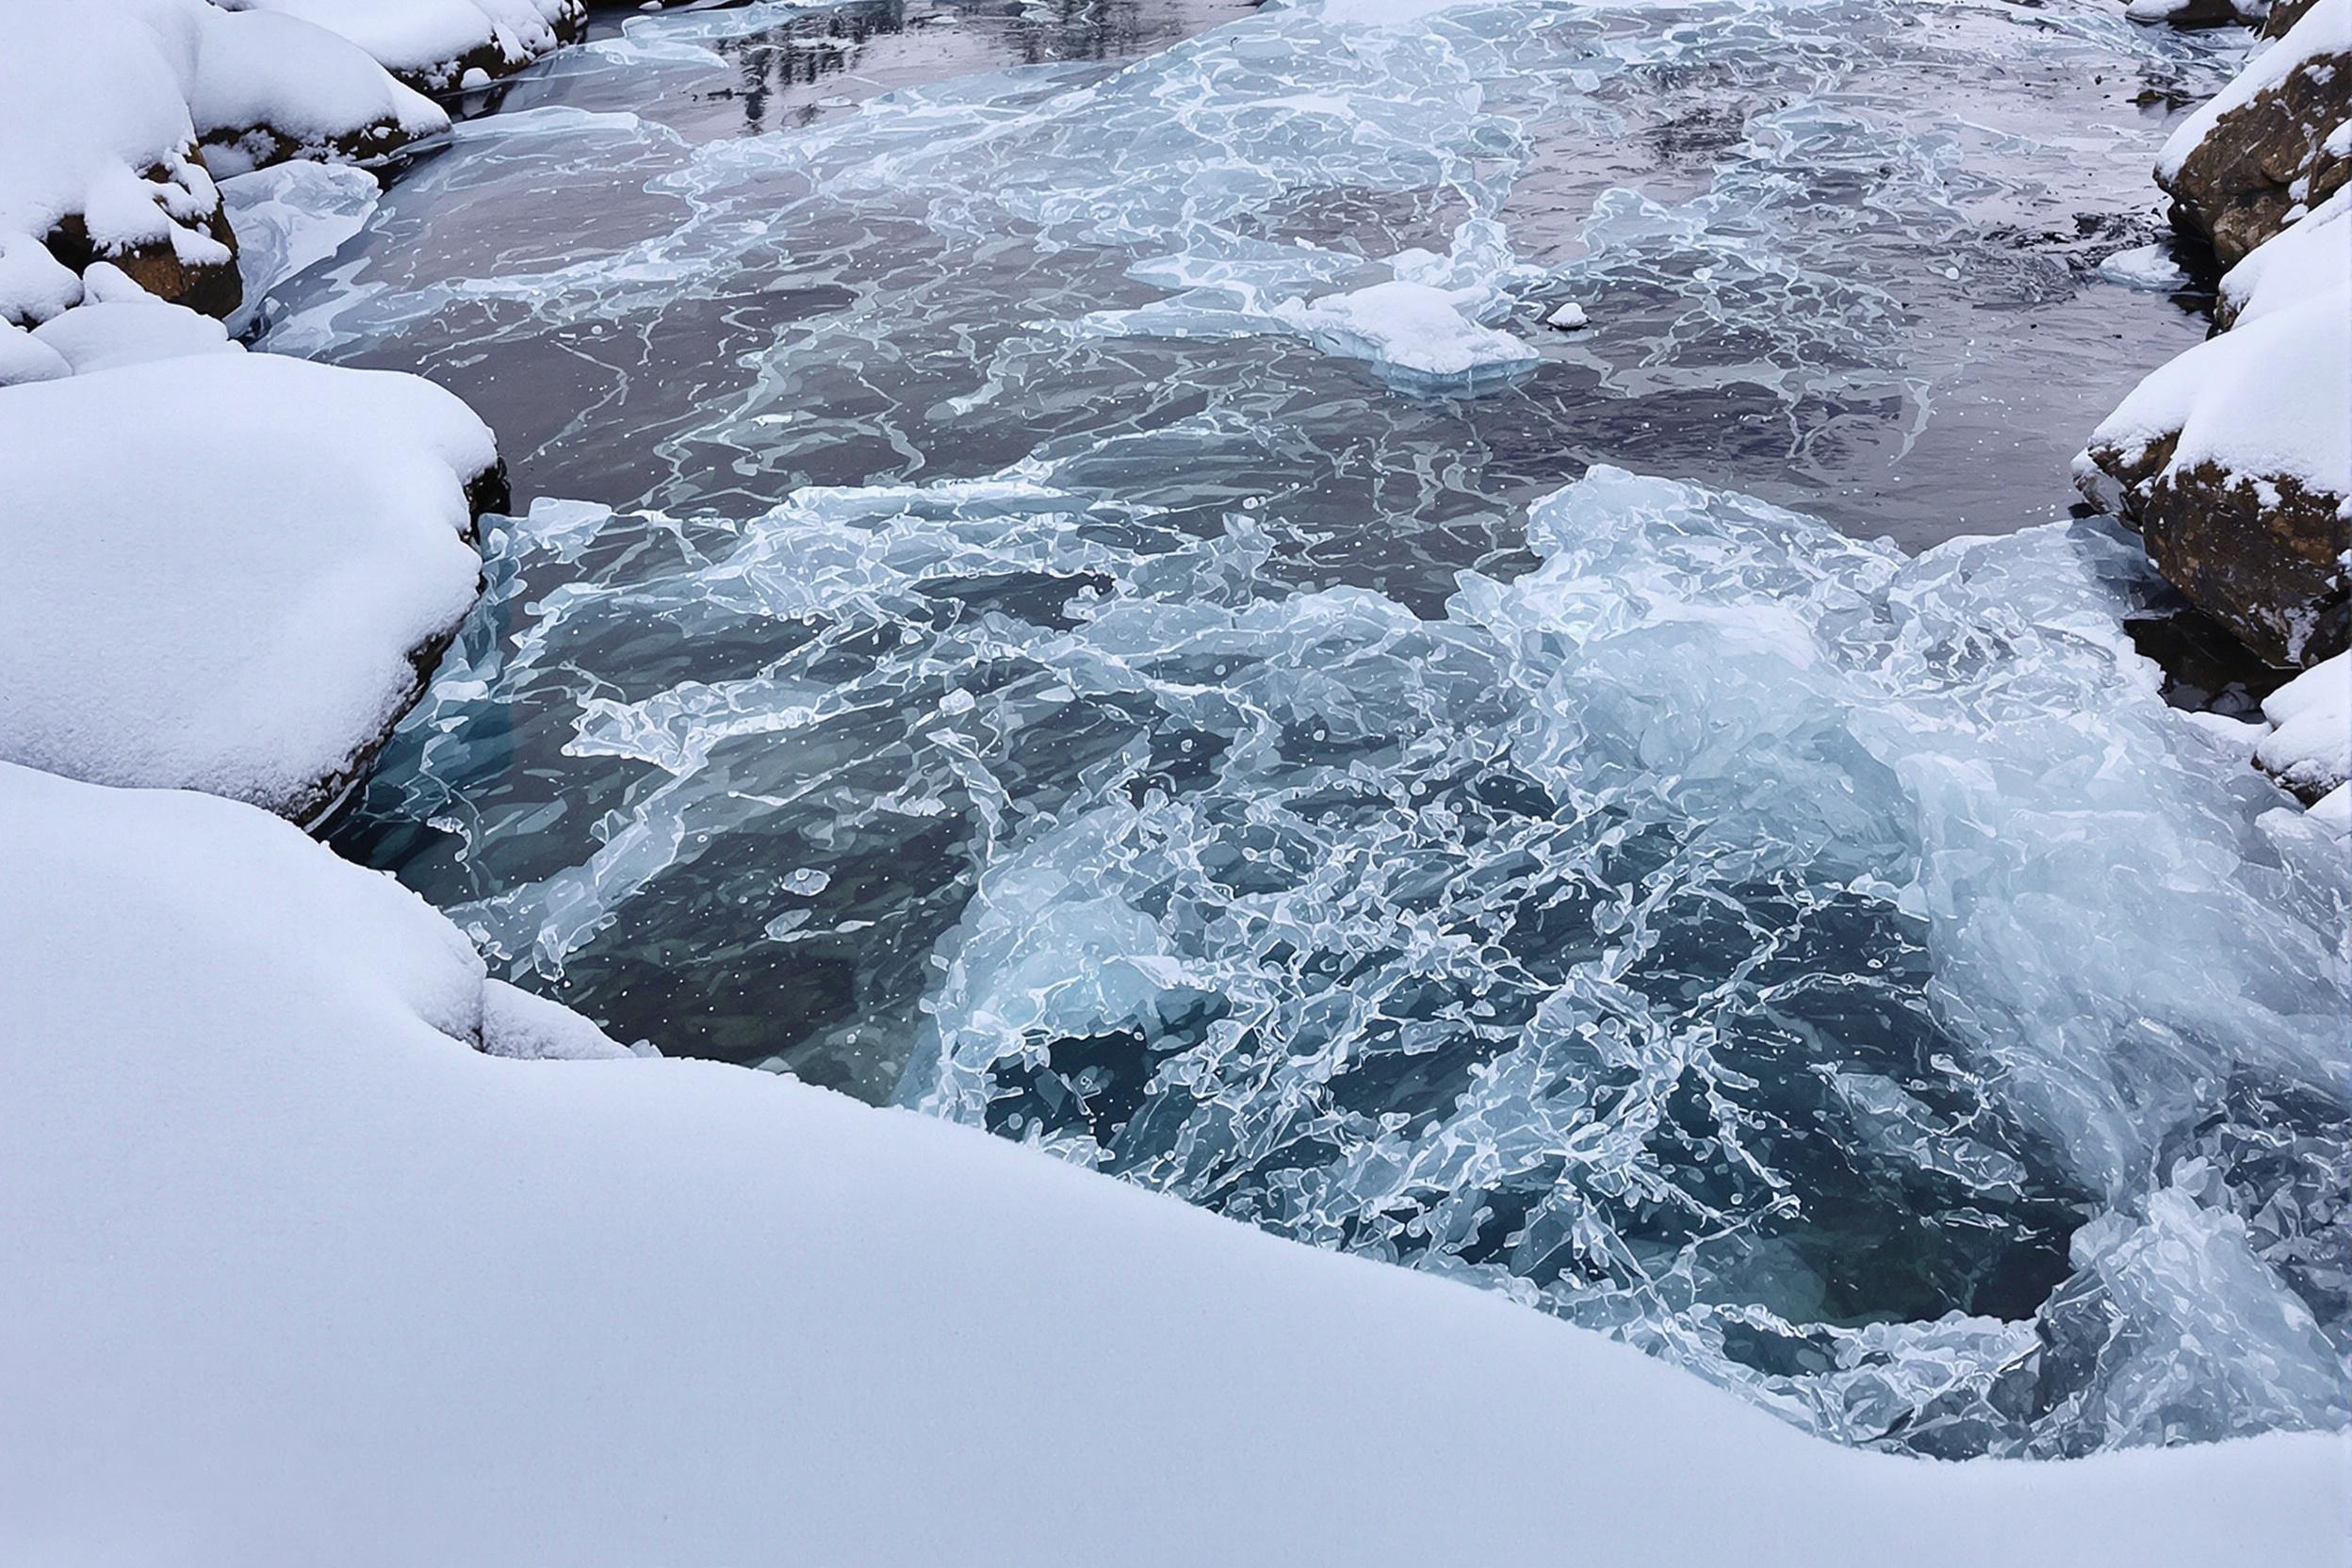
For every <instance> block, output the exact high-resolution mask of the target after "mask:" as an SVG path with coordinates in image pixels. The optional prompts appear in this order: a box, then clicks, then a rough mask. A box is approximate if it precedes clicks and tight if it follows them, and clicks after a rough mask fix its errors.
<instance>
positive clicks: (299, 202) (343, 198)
mask: <svg viewBox="0 0 2352 1568" xmlns="http://www.w3.org/2000/svg"><path fill="white" fill-rule="evenodd" d="M380 195H381V188H380V187H379V186H378V185H377V183H376V179H375V176H374V175H372V174H370V173H368V172H367V171H366V170H364V169H353V168H351V167H350V166H349V165H346V164H329V163H314V162H310V161H308V160H305V159H296V160H294V161H291V162H288V163H282V164H279V165H278V166H277V167H275V168H273V169H263V170H257V171H255V172H253V173H250V174H239V175H237V177H236V178H234V179H227V180H222V181H221V201H222V202H223V203H224V204H226V206H227V208H228V214H229V223H230V226H231V227H232V228H234V229H235V230H236V231H237V272H238V274H239V275H240V276H241V277H242V278H243V279H244V283H245V302H244V303H243V304H241V305H240V306H238V307H237V314H236V315H234V316H232V317H230V318H229V330H230V331H232V332H243V331H245V330H246V329H247V328H248V327H250V326H252V325H253V322H255V321H256V320H258V319H260V315H261V311H262V307H263V305H264V304H265V303H266V302H267V300H268V297H269V294H270V290H271V289H274V288H276V287H278V286H281V285H283V284H285V283H286V281H287V280H288V279H291V278H295V277H298V276H300V275H301V274H302V272H304V271H306V270H309V269H310V268H312V267H315V266H317V265H318V264H319V262H321V261H324V260H326V259H327V258H328V257H330V256H332V255H334V254H335V251H336V250H337V249H338V248H339V247H340V246H341V245H342V243H343V242H344V241H345V240H347V239H349V238H351V236H353V235H355V234H357V233H358V232H359V231H360V230H361V229H362V228H364V227H366V226H367V222H368V215H369V214H370V213H372V212H374V211H375V210H376V203H377V201H378V199H379V197H380Z"/></svg>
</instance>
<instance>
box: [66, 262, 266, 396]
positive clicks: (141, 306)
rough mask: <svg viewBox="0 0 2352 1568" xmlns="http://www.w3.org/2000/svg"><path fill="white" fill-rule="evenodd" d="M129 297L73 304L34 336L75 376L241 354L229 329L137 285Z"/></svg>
mask: <svg viewBox="0 0 2352 1568" xmlns="http://www.w3.org/2000/svg"><path fill="white" fill-rule="evenodd" d="M99 265H100V266H104V265H106V264H105V263H103V262H101V263H100V264H99ZM92 270H93V271H94V270H96V269H95V268H93V269H92ZM133 293H134V294H135V295H137V297H136V298H127V299H126V298H121V297H118V298H115V299H111V300H106V301H99V302H85V303H83V304H80V305H77V306H75V307H74V308H73V309H72V310H69V311H67V312H65V313H64V314H63V315H61V316H56V317H52V318H51V319H49V320H47V321H44V322H42V323H41V325H40V326H38V327H36V328H34V329H33V335H34V336H35V337H36V338H38V339H40V340H41V342H42V343H45V344H47V345H48V346H49V347H50V348H51V349H52V350H54V351H56V352H57V356H58V357H59V358H60V359H62V360H64V361H65V363H66V366H67V368H69V369H71V370H72V371H73V374H75V375H77V376H81V375H88V374H89V373H90V371H92V370H107V369H112V368H114V367H116V366H118V365H138V364H140V363H142V362H144V361H147V360H151V359H176V358H179V357H180V356H181V355H183V354H217V353H234V352H241V350H240V349H239V347H238V345H237V344H235V343H232V342H230V341H229V335H228V330H227V329H226V328H225V327H223V326H222V325H221V323H220V322H219V321H216V320H214V319H212V318H211V317H209V316H200V315H198V314H197V313H196V312H194V311H192V310H189V309H188V308H187V307H186V306H184V305H175V304H171V303H168V302H165V301H162V300H157V299H154V298H152V297H150V296H148V295H146V294H144V293H143V292H140V291H139V290H138V289H137V287H136V286H133Z"/></svg>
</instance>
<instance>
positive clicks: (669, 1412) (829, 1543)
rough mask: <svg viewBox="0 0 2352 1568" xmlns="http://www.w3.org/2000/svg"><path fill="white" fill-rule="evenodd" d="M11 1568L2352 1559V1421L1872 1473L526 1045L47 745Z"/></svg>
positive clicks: (21, 1207)
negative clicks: (73, 768)
mask: <svg viewBox="0 0 2352 1568" xmlns="http://www.w3.org/2000/svg"><path fill="white" fill-rule="evenodd" d="M0 884H5V885H6V886H7V887H8V889H9V890H10V896H9V897H8V899H7V900H6V901H0V997H5V999H6V1001H5V1004H4V1005H5V1014H0V1016H4V1017H5V1020H6V1024H5V1027H0V1086H4V1087H0V1115H5V1117H6V1120H7V1125H8V1152H7V1159H6V1166H5V1169H6V1180H5V1181H4V1182H0V1251H4V1252H5V1254H6V1255H7V1256H8V1258H9V1259H10V1260H11V1266H9V1267H8V1268H7V1269H5V1270H0V1323H5V1324H6V1326H7V1327H6V1332H5V1333H0V1377H5V1379H6V1382H7V1386H8V1398H7V1399H6V1400H0V1452H6V1453H7V1454H8V1455H9V1456H10V1462H8V1464H7V1465H5V1466H0V1560H8V1561H12V1562H14V1561H24V1562H65V1561H72V1562H126V1563H127V1562H154V1561H172V1562H188V1563H222V1562H239V1563H293V1562H334V1563H336V1564H338V1565H339V1568H377V1565H384V1568H394V1565H397V1568H414V1565H416V1564H417V1563H426V1562H466V1563H483V1564H511V1563H563V1564H565V1565H567V1568H597V1565H603V1564H611V1565H614V1568H645V1565H646V1564H650V1563H717V1562H743V1563H754V1562H758V1563H767V1562H792V1563H825V1564H832V1565H836V1568H852V1565H858V1564H888V1565H891V1568H903V1565H906V1564H911V1563H956V1564H959V1565H966V1568H982V1565H987V1564H997V1563H1006V1564H1009V1563H1021V1564H1032V1563H1049V1562H1062V1561H1077V1560H1105V1561H1111V1562H1116V1563H1119V1564H1120V1565H1121V1568H1151V1565H1152V1564H1159V1563H1171V1564H1172V1563H1198V1562H1234V1563H1256V1562H1280V1563H1284V1564H1299V1565H1301V1568H1305V1565H1312V1564H1320V1563H1349V1564H1385V1563H1397V1564H1408V1563H1410V1564H1416V1565H1417V1564H1427V1563H1433V1562H1520V1561H1535V1560H1544V1559H1547V1558H1550V1557H1553V1556H1556V1555H1558V1554H1559V1553H1560V1551H1561V1549H1562V1544H1569V1545H1570V1546H1572V1547H1573V1550H1574V1553H1575V1555H1576V1557H1577V1559H1578V1560H1591V1561H1594V1562H1603V1563H1608V1564H1610V1565H1612V1568H1642V1565H1644V1564H1650V1565H1664V1564H1674V1565H1676V1568H1681V1565H1684V1564H1689V1563H1694V1562H1739V1563H1743V1564H1752V1565H1757V1568H1772V1565H1774V1564H1782V1563H1803V1564H1806V1565H1807V1568H1838V1565H1860V1564H1869V1565H1871V1568H1883V1565H1884V1564H1887V1563H1896V1562H1899V1563H1903V1564H1904V1565H1905V1568H1942V1565H1957V1564H1970V1565H1976V1564H1983V1563H1987V1562H2064V1563H2066V1564H2068V1565H2069V1568H2119V1565H2123V1564H2130V1565H2131V1568H2171V1565H2180V1568H2187V1565H2191V1564H2196V1565H2198V1568H2204V1565H2210V1564H2213V1563H2222V1562H2232V1563H2235V1562H2246V1563H2253V1562H2259V1563H2262V1564H2264V1565H2265V1568H2304V1565H2319V1564H2327V1563H2336V1562H2340V1561H2341V1549H2342V1543H2343V1541H2344V1528H2345V1525H2346V1523H2347V1497H2346V1494H2345V1492H2344V1488H2343V1486H2342V1480H2343V1477H2344V1468H2345V1465H2346V1464H2347V1463H2348V1462H2352V1446H2348V1445H2347V1441H2346V1439H2345V1438H2344V1437H2343V1436H2342V1435H2339V1434H2321V1433H2279V1434H2273V1435H2270V1436H2266V1437H2262V1438H2258V1439H2252V1440H2246V1441H2240V1442H2233V1443H2225V1444H2216V1445H2212V1446H2197V1447H2191V1448H2176V1449H2168V1450H2143V1451H2138V1452H2130V1453H2116V1454H2112V1455H2106V1456H2101V1457H2099V1458H2097V1459H2091V1460H2083V1461H2077V1462H2065V1463H2051V1464H2033V1463H2020V1462H1970V1463H1965V1464H1954V1463H1942V1462H1919V1461H1908V1460H1902V1459H1896V1458H1893V1457H1890V1456H1887V1455H1879V1454H1870V1453H1864V1452H1859V1451H1855V1450H1853V1449H1847V1448H1840V1447H1837V1446H1831V1445H1829V1444H1826V1443H1823V1442H1821V1441H1820V1440H1818V1439H1814V1438H1811V1437H1808V1436H1805V1434H1803V1433H1800V1432H1798V1431H1796V1430H1794V1429H1791V1428H1789V1427H1786V1426H1784V1425H1782V1424H1780V1423H1778V1422H1776V1421H1774V1420H1773V1419H1772V1418H1771V1417H1770V1416H1767V1415H1765V1414H1764V1413H1761V1412H1758V1411H1756V1410H1755V1409H1753V1408H1751V1407H1749V1406H1746V1405H1744V1404H1742V1403H1740V1401H1738V1400H1737V1399H1735V1398H1733V1397H1730V1396H1728V1395H1725V1394H1723V1393H1722V1392H1720V1391H1718V1390H1715V1389H1711V1388H1708V1387H1707V1386H1705V1385H1703V1384H1701V1383H1699V1382H1698V1381H1697V1380H1693V1379H1691V1378H1690V1377H1688V1376H1687V1375H1685V1374H1682V1373H1679V1372H1677V1371H1674V1369H1672V1368H1670V1367H1667V1366H1665V1365H1663V1364H1659V1363H1658V1362H1655V1361H1652V1360H1649V1359H1647V1358H1645V1357H1643V1356H1642V1355H1640V1354H1639V1353H1637V1352H1635V1351H1633V1350H1631V1349H1628V1348H1624V1347H1621V1346H1617V1345H1614V1344H1611V1343H1609V1342H1608V1341H1606V1340H1604V1339H1602V1338H1601V1337H1599V1336H1598V1335H1594V1334H1591V1333H1587V1332H1584V1331H1579V1330H1576V1329H1573V1328H1570V1327H1568V1326H1566V1325H1564V1324H1562V1323H1560V1322H1558V1321H1557V1320H1554V1319H1551V1318H1548V1317H1546V1316H1544V1315H1540V1314H1537V1313H1534V1312H1530V1311H1527V1310H1526V1309H1525V1308H1522V1307H1519V1306H1517V1305H1514V1304H1513V1303H1511V1302H1510V1301H1508V1300H1505V1299H1502V1298H1500V1297H1498V1296H1495V1295H1492V1294H1488V1293H1483V1292H1478V1291H1474V1290H1469V1289H1465V1288H1463V1287H1462V1286H1461V1285H1459V1284H1456V1283H1453V1282H1446V1281H1443V1280H1437V1279H1433V1278H1429V1277H1426V1276H1420V1275H1415V1274H1413V1273H1411V1272H1408V1271H1406V1270H1403V1269H1397V1268H1393V1267H1389V1266H1383V1265H1380V1264H1377V1263H1372V1262H1369V1261H1366V1260H1362V1259H1355V1258H1348V1257H1342V1256H1338V1255H1334V1254H1332V1253H1329V1252H1324V1251H1319V1250H1314V1249H1311V1248H1307V1247H1303V1246H1299V1245H1296V1244H1293V1243H1290V1242H1286V1241H1282V1240H1279V1239H1276V1238H1274V1237H1272V1236H1269V1235H1266V1234H1264V1233H1258V1232H1256V1231H1253V1230H1251V1229H1250V1228H1248V1227H1245V1226H1242V1225H1238V1224H1234V1223H1233V1222H1231V1221H1228V1220H1224V1219H1220V1218H1217V1217H1212V1216H1209V1215H1206V1214H1203V1213H1201V1212H1200V1211H1198V1210H1195V1209H1191V1208H1188V1207H1186V1206H1184V1205H1183V1204H1181V1203H1178V1202H1175V1201H1169V1200H1168V1199H1164V1198H1159V1197H1154V1196H1152V1195H1150V1194H1146V1193H1143V1192H1139V1191H1137V1190H1135V1189H1134V1188H1132V1187H1129V1186H1127V1185H1124V1184H1120V1183H1118V1182H1114V1181H1109V1180H1105V1179H1103V1177H1101V1176H1099V1175H1096V1174H1093V1173H1090V1172H1086V1171H1081V1170H1077V1169H1074V1168H1070V1167H1068V1166H1065V1165H1062V1164H1060V1163H1058V1162H1055V1161H1053V1160H1050V1159H1047V1158H1043V1157H1041V1156H1040V1155H1038V1154H1037V1152H1035V1151H1032V1150H1026V1149H1022V1148H1020V1147H1018V1146H1016V1145H1014V1144H1012V1143H1009V1142H1007V1141H1005V1140H1002V1139H998V1138H993V1137H989V1136H987V1135H983V1134H980V1133H978V1132H976V1131H973V1130H970V1129H964V1128H958V1127H954V1126H949V1125H946V1124H943V1123H940V1122H937V1121H932V1120H928V1119H923V1118H919V1117H915V1116H912V1115H908V1114H907V1113H904V1112H897V1111H886V1110H876V1109H873V1108H870V1107H867V1106H863V1105H859V1104H858V1103H854V1102H851V1101H849V1100H846V1099H844V1098H842V1097H841V1096H838V1095H835V1094H832V1093H829V1092H827V1091H825V1090H821V1089H817V1088H813V1087H811V1086H807V1085H803V1084H799V1083H795V1082H792V1081H790V1080H788V1079H783V1078H778V1077H774V1076H769V1075H763V1074H759V1073H753V1072H747V1071H744V1070H741V1069H736V1068H730V1067H726V1066H721V1065H719V1064H715V1063H710V1062H689V1061H660V1060H648V1061H617V1060H616V1061H603V1062H573V1063H544V1062H517V1061H508V1060H498V1059H496V1058H494V1057H491V1056H488V1055H485V1054H481V1053H479V1052H477V1051H474V1050H471V1049H468V1045H469V1043H470V1042H471V1040H472V1039H473V1038H475V1037H477V1034H478V1032H479V1031H480V1030H481V1029H482V1026H483V1022H482V1021H483V1020H484V1018H485V1016H486V1014H487V1013H488V1012H490V1011H493V1010H495V1008H496V1007H497V1006H498V1003H497V1002H496V1001H495V1000H493V998H492V996H491V995H485V987H484V986H483V983H482V968H481V965H480V963H479V961H478V960H477V959H476V957H475V956H474V955H473V953H472V951H471V949H470V948H469V946H468V945H467V944H466V941H465V939H463V938H462V937H461V936H460V935H459V933H458V932H457V931H456V929H455V928H454V927H452V926H451V925H450V924H449V922H448V921H447V920H445V919H443V918H442V917H441V916H439V915H437V914H436V913H434V912H433V910H432V909H430V908H429V907H426V906H425V905H424V904H423V903H422V902H421V901H420V900H418V899H417V898H416V897H414V896H413V895H411V894H409V893H408V892H406V891H405V890H402V889H401V888H400V887H399V886H398V885H397V884H395V883H393V882H392V881H391V880H390V879H389V878H386V877H384V876H381V875H378V874H373V873H370V872H367V871H363V870H361V869H359V868H357V867H354V866H351V865H349V864H347V863H345V862H342V861H340V860H338V859H336V858H335V857H334V856H333V855H332V854H330V853H329V852H328V851H326V850H325V849H324V848H323V847H321V846H319V845H318V844H316V843H313V842H309V841H305V840H304V839H303V838H302V836H301V835H300V834H298V833H297V832H295V831H294V830H293V829H292V828H291V827H289V826H287V825H284V824H282V823H277V822H273V821H271V820H270V819H269V818H267V817H265V816H263V815H261V814H260V813H258V812H254V811H253V810H251V809H246V808H243V807H239V806H237V805H235V804H234V803H231V802H225V801H220V800H213V799H208V798H205V797H203V796H198V795H191V794H180V793H166V792H131V791H117V790H105V789H98V788H93V787H91V786H88V785H82V784H76V783H73V782H71V781H67V780H63V779H58V778H54V777H49V776H42V775H39V774H34V773H30V772H27V771H25V770H22V769H13V768H8V767H5V766H0ZM494 994H495V993H493V995H494ZM1397 1477H1402V1478H1410V1485H1411V1487H1412V1489H1413V1495H1414V1496H1416V1497H1418V1498H1421V1499H1423V1500H1424V1501H1425V1502H1426V1505H1427V1506H1401V1507H1400V1506H1388V1505H1387V1504H1386V1503H1385V1501H1384V1500H1382V1499H1377V1498H1374V1497H1372V1496H1371V1495H1369V1494H1367V1491H1366V1486H1367V1481H1368V1480H1374V1479H1377V1478H1397Z"/></svg>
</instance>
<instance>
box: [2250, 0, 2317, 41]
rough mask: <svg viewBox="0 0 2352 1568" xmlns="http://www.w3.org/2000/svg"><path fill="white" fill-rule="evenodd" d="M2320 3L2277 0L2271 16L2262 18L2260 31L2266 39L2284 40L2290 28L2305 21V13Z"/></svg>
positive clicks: (2310, 0)
mask: <svg viewBox="0 0 2352 1568" xmlns="http://www.w3.org/2000/svg"><path fill="white" fill-rule="evenodd" d="M2318 3H2319V0H2277V4H2275V5H2273V6H2272V7H2271V8H2270V14H2269V15H2268V16H2266V17H2264V18H2262V27H2261V28H2260V29H2259V30H2260V31H2261V33H2262V37H2264V38H2284V37H2286V36H2287V31H2288V29H2289V28H2291V27H2293V26H2294V25H2295V24H2296V23H2298V22H2300V21H2302V20H2303V13H2304V12H2305V11H2308V10H2310V9H2311V8H2312V7H2313V6H2315V5H2317V4H2318Z"/></svg>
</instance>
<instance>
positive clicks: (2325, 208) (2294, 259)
mask: <svg viewBox="0 0 2352 1568" xmlns="http://www.w3.org/2000/svg"><path fill="white" fill-rule="evenodd" d="M2348 278H2352V188H2345V189H2343V190H2339V191H2337V192H2336V193H2335V194H2334V195H2333V196H2330V197H2329V198H2327V201H2326V202H2324V203H2322V204H2320V205H2319V206H2318V207H2317V208H2316V209H2314V210H2313V211H2312V212H2311V213H2310V214H2309V215H2308V216H2306V217H2304V218H2301V219H2298V220H2296V221H2295V222H2294V223H2291V224H2289V225H2288V226H2287V227H2286V228H2285V229H2284V230H2282V231H2281V232H2280V233H2279V234H2278V236H2277V237H2274V238H2271V239H2266V240H2264V241H2263V242H2262V244H2261V245H2259V246H2257V247H2255V249H2254V251H2253V253H2251V254H2249V255H2248V256H2247V257H2246V259H2245V260H2244V261H2241V262H2239V263H2238V264H2237V265H2236V266H2235V267H2232V268H2231V269H2229V271H2228V272H2226V273H2224V274H2222V279H2221V291H2220V293H2219V295H2218V296H2217V297H2216V298H2215V300H2214V302H2213V325H2214V326H2215V328H2217V329H2224V330H2226V329H2228V328H2229V327H2232V326H2235V325H2236V324H2237V323H2238V322H2240V321H2243V320H2250V319H2253V318H2254V317H2257V316H2261V315H2262V314H2264V313H2266V312H2268V311H2273V310H2282V309H2284V308H2286V307H2287V306H2289V305H2292V304H2295V303H2296V302H2300V301H2304V300H2311V299H2316V298H2318V297H2319V296H2321V295H2324V294H2327V293H2329V292H2331V291H2333V290H2336V289H2340V288H2342V287H2343V286H2344V281H2345V280H2346V279H2348Z"/></svg>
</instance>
